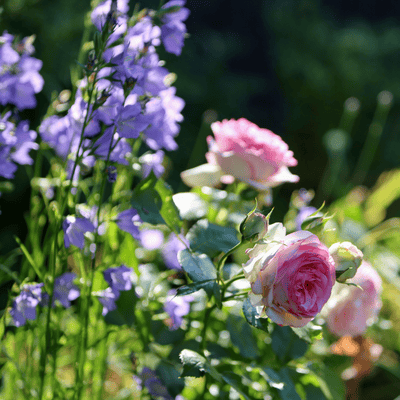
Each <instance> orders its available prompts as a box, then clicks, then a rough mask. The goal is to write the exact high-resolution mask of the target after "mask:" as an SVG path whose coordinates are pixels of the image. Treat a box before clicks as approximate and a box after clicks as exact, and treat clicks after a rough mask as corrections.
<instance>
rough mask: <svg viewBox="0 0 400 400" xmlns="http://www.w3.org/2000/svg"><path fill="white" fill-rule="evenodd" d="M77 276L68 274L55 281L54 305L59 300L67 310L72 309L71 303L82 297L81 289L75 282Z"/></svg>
mask: <svg viewBox="0 0 400 400" xmlns="http://www.w3.org/2000/svg"><path fill="white" fill-rule="evenodd" d="M75 278H76V274H74V273H72V272H67V273H65V274H63V275H61V276H59V277H58V278H56V279H55V281H54V293H53V305H54V302H55V301H56V300H58V301H59V302H60V303H61V304H62V305H63V306H64V307H65V308H69V307H71V301H73V300H75V299H77V298H78V297H79V296H80V291H79V288H78V287H77V286H76V285H74V283H73V281H74V279H75Z"/></svg>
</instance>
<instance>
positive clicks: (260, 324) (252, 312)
mask: <svg viewBox="0 0 400 400" xmlns="http://www.w3.org/2000/svg"><path fill="white" fill-rule="evenodd" d="M242 310H243V315H244V317H245V318H246V321H247V322H248V323H249V324H250V325H251V326H254V327H255V328H257V329H261V330H263V331H265V332H268V319H267V318H257V315H258V313H257V310H256V308H255V307H254V306H253V305H252V304H251V302H250V299H248V298H247V299H246V300H245V301H244V302H243V306H242Z"/></svg>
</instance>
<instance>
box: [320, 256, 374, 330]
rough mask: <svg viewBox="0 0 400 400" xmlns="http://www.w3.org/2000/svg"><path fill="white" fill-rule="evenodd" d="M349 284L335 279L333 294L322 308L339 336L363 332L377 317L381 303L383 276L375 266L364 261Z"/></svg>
mask: <svg viewBox="0 0 400 400" xmlns="http://www.w3.org/2000/svg"><path fill="white" fill-rule="evenodd" d="M347 282H349V283H355V284H356V285H358V286H360V287H361V288H362V290H361V289H360V288H358V287H356V286H349V285H346V284H342V283H336V284H335V286H334V288H333V291H332V297H331V298H330V299H329V301H328V303H327V304H326V306H325V307H324V309H323V314H324V315H325V317H326V323H327V327H328V329H329V331H331V332H332V333H333V334H334V335H336V336H346V335H350V336H358V335H362V334H363V333H364V332H365V331H366V329H367V327H368V326H369V325H371V324H372V323H373V322H374V320H375V319H376V317H377V315H378V313H379V310H380V308H381V306H382V302H381V299H380V295H381V291H382V279H381V278H380V276H379V274H378V273H377V272H376V271H375V269H374V268H373V267H372V266H371V264H369V263H368V262H366V261H363V262H362V264H361V265H360V267H359V268H358V270H357V273H356V275H355V276H354V278H351V279H348V280H347Z"/></svg>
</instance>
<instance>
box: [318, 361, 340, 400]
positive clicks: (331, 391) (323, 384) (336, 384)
mask: <svg viewBox="0 0 400 400" xmlns="http://www.w3.org/2000/svg"><path fill="white" fill-rule="evenodd" d="M311 370H312V371H313V373H314V374H315V377H316V378H317V379H318V382H319V384H320V388H321V390H322V392H323V393H324V395H325V397H326V398H327V399H328V400H344V399H345V398H346V388H345V385H344V383H343V380H342V379H341V378H340V376H339V375H338V374H337V373H336V372H335V371H332V370H331V369H330V368H328V367H326V366H325V365H323V364H314V365H313V366H312V367H311Z"/></svg>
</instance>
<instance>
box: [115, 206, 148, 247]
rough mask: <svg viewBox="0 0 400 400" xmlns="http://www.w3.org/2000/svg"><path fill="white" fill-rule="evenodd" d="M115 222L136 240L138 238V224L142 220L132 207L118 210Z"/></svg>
mask: <svg viewBox="0 0 400 400" xmlns="http://www.w3.org/2000/svg"><path fill="white" fill-rule="evenodd" d="M116 222H117V225H118V227H119V229H121V230H123V231H125V232H128V233H130V234H131V235H132V236H133V237H134V238H135V239H136V240H139V239H140V231H139V226H140V225H141V223H142V220H141V219H140V216H139V214H138V212H137V211H136V210H135V209H134V208H129V209H128V210H125V211H122V212H120V213H119V214H118V217H117V221H116Z"/></svg>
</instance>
